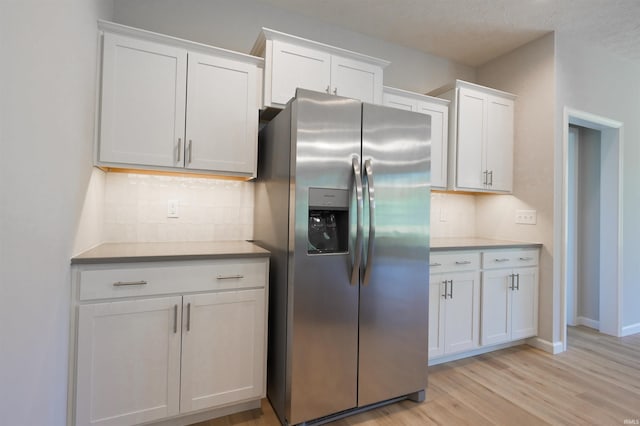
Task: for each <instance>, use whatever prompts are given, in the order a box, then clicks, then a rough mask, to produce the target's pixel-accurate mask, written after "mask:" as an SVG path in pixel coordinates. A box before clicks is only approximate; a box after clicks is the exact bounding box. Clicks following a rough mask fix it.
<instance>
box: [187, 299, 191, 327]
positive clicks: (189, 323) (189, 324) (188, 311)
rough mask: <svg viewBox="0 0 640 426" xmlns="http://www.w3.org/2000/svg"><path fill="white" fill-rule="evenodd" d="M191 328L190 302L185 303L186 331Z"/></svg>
mask: <svg viewBox="0 0 640 426" xmlns="http://www.w3.org/2000/svg"><path fill="white" fill-rule="evenodd" d="M190 330H191V303H187V331H190Z"/></svg>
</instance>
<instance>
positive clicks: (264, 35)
mask: <svg viewBox="0 0 640 426" xmlns="http://www.w3.org/2000/svg"><path fill="white" fill-rule="evenodd" d="M267 40H279V41H284V42H290V43H294V44H296V45H298V46H304V47H308V48H311V49H318V50H322V51H325V52H327V53H330V54H332V55H338V56H343V57H347V58H353V59H356V60H358V61H362V62H367V63H370V64H372V65H377V66H380V67H382V68H384V67H386V66H387V65H389V64H390V63H391V62H389V61H385V60H384V59H379V58H375V57H373V56H369V55H364V54H362V53H358V52H354V51H351V50H347V49H343V48H341V47H335V46H331V45H329V44H324V43H320V42H317V41H312V40H308V39H305V38H302V37H298V36H294V35H291V34H286V33H283V32H280V31H276V30H272V29H270V28H264V27H263V28H262V30H261V31H260V34H258V38H257V39H256V42H255V43H254V45H253V48H252V49H251V52H250V53H251V54H252V55H254V56H263V55H264V52H265V46H266V42H267Z"/></svg>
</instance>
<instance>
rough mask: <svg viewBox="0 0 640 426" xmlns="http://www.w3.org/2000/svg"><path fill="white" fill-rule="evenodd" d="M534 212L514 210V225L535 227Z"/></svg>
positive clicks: (535, 217)
mask: <svg viewBox="0 0 640 426" xmlns="http://www.w3.org/2000/svg"><path fill="white" fill-rule="evenodd" d="M537 216H538V214H537V212H536V211H535V210H516V223H520V224H523V225H535V224H536V222H537V219H538V217H537Z"/></svg>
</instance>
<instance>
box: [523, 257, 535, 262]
mask: <svg viewBox="0 0 640 426" xmlns="http://www.w3.org/2000/svg"><path fill="white" fill-rule="evenodd" d="M520 260H522V261H523V262H526V261H527V260H533V257H521V258H520Z"/></svg>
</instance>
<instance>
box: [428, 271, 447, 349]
mask: <svg viewBox="0 0 640 426" xmlns="http://www.w3.org/2000/svg"><path fill="white" fill-rule="evenodd" d="M443 280H444V278H443V277H442V276H441V275H431V276H430V277H429V359H431V358H435V357H438V356H442V355H444V297H443V295H444V284H443Z"/></svg>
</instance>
